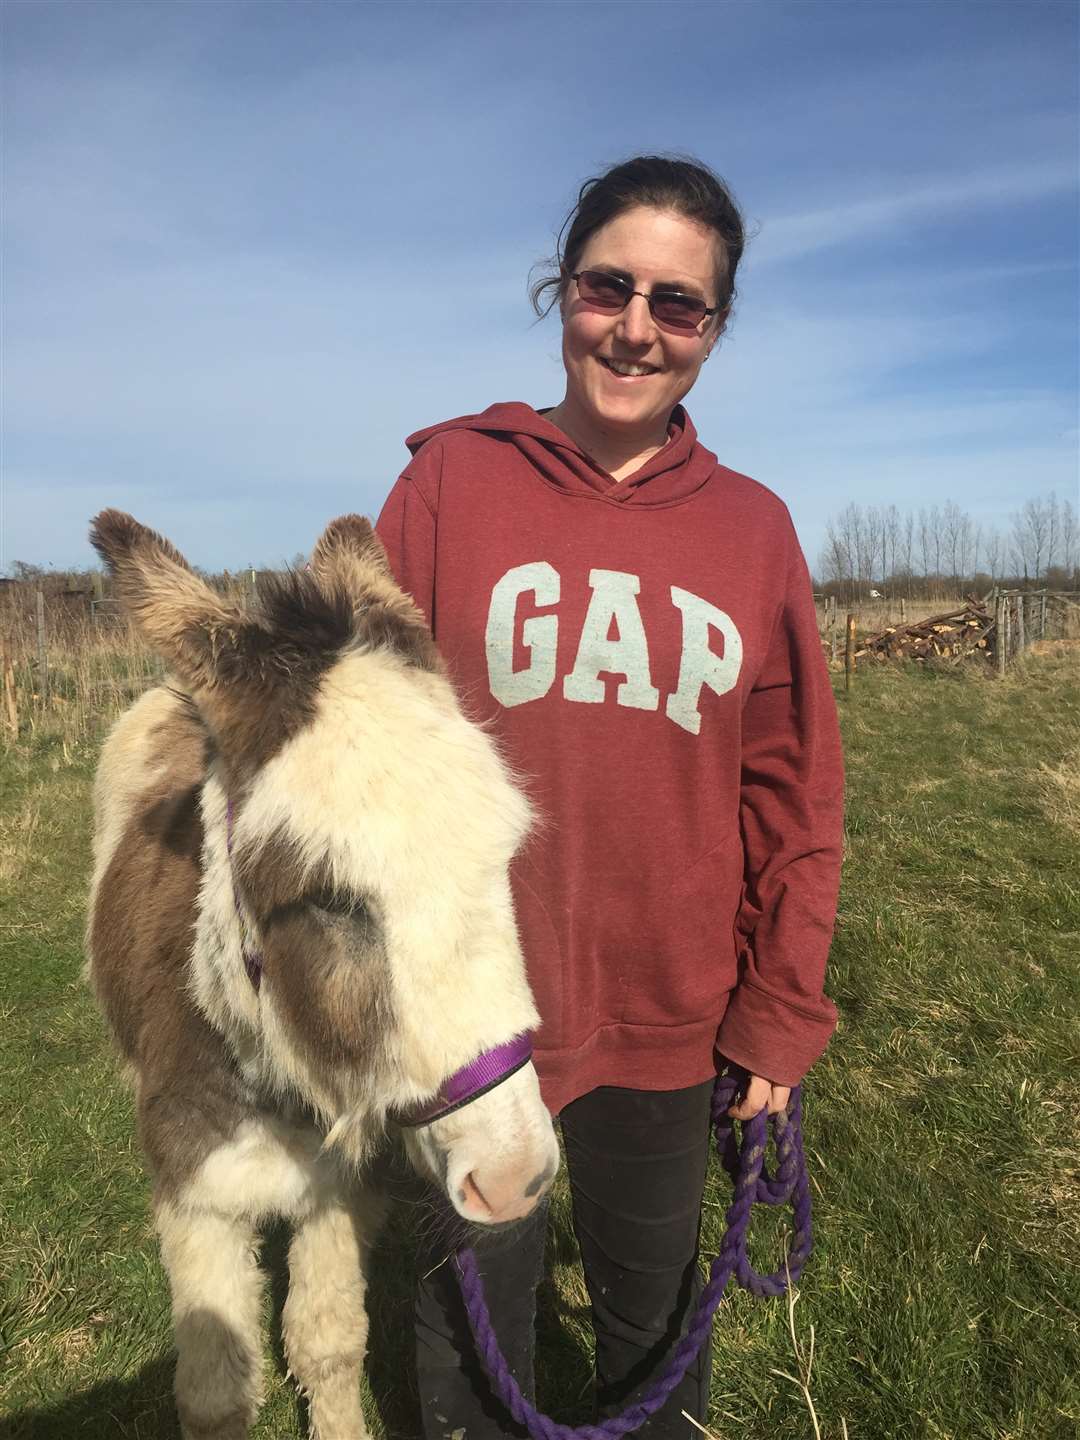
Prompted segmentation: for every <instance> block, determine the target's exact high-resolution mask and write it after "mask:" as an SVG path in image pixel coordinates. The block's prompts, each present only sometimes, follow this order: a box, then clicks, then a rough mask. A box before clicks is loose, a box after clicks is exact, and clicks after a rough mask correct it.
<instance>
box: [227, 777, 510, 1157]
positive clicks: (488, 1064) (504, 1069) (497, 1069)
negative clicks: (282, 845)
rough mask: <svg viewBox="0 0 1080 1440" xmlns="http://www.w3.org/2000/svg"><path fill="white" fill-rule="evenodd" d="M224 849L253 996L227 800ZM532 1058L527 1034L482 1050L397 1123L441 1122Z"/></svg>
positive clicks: (254, 967)
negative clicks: (436, 1091) (435, 1092)
mask: <svg viewBox="0 0 1080 1440" xmlns="http://www.w3.org/2000/svg"><path fill="white" fill-rule="evenodd" d="M225 848H226V850H227V852H228V856H229V878H230V880H231V881H232V892H233V904H234V905H235V906H236V914H237V918H238V919H239V921H240V936H241V939H240V954H241V956H242V957H243V960H244V969H245V970H246V971H247V977H248V979H249V980H250V981H251V984H252V988H253V989H254V990H255V992H256V994H257V993H258V991H259V986H260V985H261V984H262V972H263V960H262V955H261V954H260V952H259V951H258V950H251V949H249V947H248V944H247V926H246V924H245V923H244V911H243V909H242V907H241V905H240V892H239V890H237V888H236V874H235V872H234V870H233V867H232V853H233V803H232V800H231V799H230V800H229V801H228V802H227V804H226V807H225ZM531 1059H532V1039H531V1037H530V1036H528V1035H515V1036H514V1038H513V1039H512V1040H507V1041H506V1043H505V1044H503V1045H496V1046H495V1048H494V1049H493V1050H485V1051H484V1053H483V1054H482V1055H478V1056H477V1057H476V1059H475V1060H470V1062H469V1063H468V1065H463V1066H462V1068H461V1069H460V1070H455V1071H454V1073H453V1075H451V1076H450V1078H449V1079H448V1080H444V1081H443V1083H442V1084H441V1085H440V1086H439V1092H438V1094H437V1095H435V1096H434V1097H433V1098H432V1099H431V1100H429V1101H428V1102H427V1104H426V1105H422V1106H420V1107H419V1108H418V1109H417V1110H416V1112H415V1113H413V1114H410V1115H408V1116H406V1117H405V1118H403V1119H402V1118H399V1119H398V1122H397V1123H398V1124H399V1125H403V1126H405V1128H406V1129H409V1130H415V1129H417V1128H418V1127H419V1126H421V1125H430V1124H431V1123H432V1121H433V1120H441V1119H442V1118H443V1116H444V1115H449V1114H451V1113H452V1112H453V1111H454V1110H460V1109H461V1107H462V1106H463V1105H468V1103H469V1101H470V1100H479V1098H480V1096H481V1095H486V1094H487V1092H488V1091H489V1090H494V1088H495V1086H496V1085H499V1084H501V1083H502V1081H503V1080H509V1078H510V1076H511V1075H513V1074H514V1073H515V1072H516V1071H518V1070H520V1069H521V1067H522V1066H523V1065H527V1064H528V1063H529V1061H530V1060H531Z"/></svg>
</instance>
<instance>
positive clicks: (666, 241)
mask: <svg viewBox="0 0 1080 1440" xmlns="http://www.w3.org/2000/svg"><path fill="white" fill-rule="evenodd" d="M719 243H720V242H719V241H718V240H717V239H716V237H715V236H714V235H713V233H712V231H710V230H707V229H706V228H705V227H704V226H701V225H699V224H697V223H696V222H695V221H693V220H688V219H686V218H685V216H682V215H678V214H675V213H673V212H672V211H668V210H653V209H651V208H647V207H644V206H638V207H636V208H635V209H633V210H626V211H624V212H623V214H621V215H618V216H616V218H615V219H614V220H611V221H609V222H608V224H607V225H605V226H604V227H603V228H602V229H600V230H597V231H596V232H595V233H594V234H593V235H591V236H590V237H589V239H588V241H587V242H586V244H585V247H584V249H583V250H582V252H581V255H580V257H579V259H578V261H577V263H576V264H575V266H574V269H575V271H580V270H609V271H614V272H618V274H619V275H620V278H623V279H626V278H629V279H630V283H631V284H632V286H633V288H634V289H635V290H642V291H645V292H646V293H648V292H650V291H652V290H655V289H660V288H663V289H675V290H682V291H684V292H686V293H689V294H692V295H696V296H700V298H701V299H702V300H704V302H705V304H706V305H708V306H709V307H712V306H714V305H715V304H716V303H717V299H718V296H717V293H716V258H717V257H716V246H717V245H718V244H719ZM562 315H563V364H564V365H565V366H566V382H567V383H566V403H567V405H568V406H569V407H571V408H572V410H573V413H574V415H575V416H576V417H577V418H578V419H579V421H580V422H584V423H585V424H587V425H591V426H592V427H594V428H596V429H598V430H599V431H601V432H603V433H605V434H612V433H613V432H615V433H618V434H621V435H623V436H625V437H626V438H632V437H635V436H637V435H640V436H641V437H642V438H651V437H653V436H656V435H659V436H661V437H662V436H663V435H665V434H666V431H667V422H668V417H669V415H670V414H671V410H672V407H673V406H674V405H676V404H678V402H679V401H680V400H681V399H682V398H683V396H684V395H685V394H686V393H687V392H688V391H689V389H690V388H691V386H692V385H693V383H694V381H695V380H696V379H697V376H698V371H699V370H700V369H701V365H702V361H703V360H704V359H705V356H706V354H707V353H708V351H709V349H710V348H711V346H712V344H713V342H714V341H715V339H716V336H717V333H718V331H719V329H720V322H722V319H723V317H722V316H717V315H712V316H709V317H708V318H707V319H706V320H704V321H703V322H702V323H701V325H700V326H699V327H698V328H697V330H692V331H689V332H687V331H679V332H675V331H673V330H671V329H665V328H662V327H661V326H659V325H658V324H657V323H656V321H655V320H654V319H653V317H652V314H651V313H650V311H649V307H648V304H647V303H646V301H645V300H644V299H643V298H642V296H640V295H635V296H633V297H632V298H631V300H630V303H629V304H628V305H627V307H626V309H625V310H621V311H618V312H617V313H615V314H610V313H604V312H602V311H599V310H596V309H592V308H590V307H589V306H588V305H587V304H586V303H585V302H584V301H583V300H582V298H581V296H580V295H579V293H578V287H577V284H576V282H575V281H573V280H571V281H570V282H569V283H568V286H567V291H566V296H565V299H564V301H563V306H562ZM613 365H614V367H615V368H613ZM628 365H629V366H632V367H633V369H634V371H635V372H636V373H633V374H630V375H627V374H619V373H616V370H622V369H624V368H625V367H626V366H628Z"/></svg>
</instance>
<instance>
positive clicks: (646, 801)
mask: <svg viewBox="0 0 1080 1440" xmlns="http://www.w3.org/2000/svg"><path fill="white" fill-rule="evenodd" d="M407 443H408V446H409V449H410V450H411V451H412V452H413V457H414V458H413V460H412V462H411V464H410V465H409V466H408V468H407V469H406V470H405V472H404V474H403V475H402V477H401V479H400V480H399V481H398V482H397V484H396V485H395V486H394V488H393V490H392V491H391V493H390V496H389V498H388V499H387V501H386V505H385V506H384V508H383V512H382V514H381V516H380V517H379V521H378V526H377V528H378V531H379V534H380V536H381V537H382V539H383V541H384V543H385V545H386V548H387V552H388V554H389V557H390V563H391V565H392V566H393V569H394V572H395V574H396V576H397V578H398V580H399V582H400V584H401V585H402V586H403V587H404V588H405V589H406V590H407V591H408V592H409V593H410V594H411V595H412V596H413V597H414V598H415V600H416V601H417V603H418V604H419V605H420V607H421V609H422V610H423V611H424V613H425V614H426V616H427V617H428V620H429V621H430V623H431V627H432V631H433V633H434V635H435V639H436V641H437V642H438V646H439V649H440V651H441V652H442V654H443V656H444V658H445V660H446V663H447V666H448V668H449V671H450V674H451V677H452V678H453V680H454V682H455V684H456V687H457V690H458V693H459V694H460V696H461V697H462V701H463V703H464V705H465V708H466V711H467V713H469V714H470V715H471V716H472V717H473V718H475V719H477V720H479V721H481V722H485V723H488V724H489V725H490V726H491V728H492V729H493V731H494V733H495V734H496V735H497V736H498V737H499V740H500V743H501V747H502V750H503V753H504V755H505V756H506V758H507V759H508V760H509V762H510V764H511V765H512V766H513V767H514V769H515V771H516V772H517V773H518V775H519V776H520V777H521V778H522V779H523V781H524V784H525V788H526V790H527V792H528V793H529V795H530V797H531V798H532V800H533V803H534V804H535V805H536V807H537V808H538V810H539V812H540V817H541V820H540V824H539V825H538V827H537V828H536V830H535V831H534V833H533V835H532V837H531V839H530V840H529V842H528V843H527V844H526V846H525V848H524V850H523V852H522V853H521V854H520V855H519V856H518V858H517V860H516V861H515V863H514V867H513V872H512V881H513V893H514V903H515V907H516V912H517V918H518V925H519V929H520V932H521V938H522V945H523V949H524V952H525V956H526V960H527V963H528V969H529V980H530V983H531V984H532V987H533V993H534V994H535V996H536V1002H537V1006H538V1008H539V1011H540V1015H541V1017H542V1025H541V1029H540V1031H539V1033H538V1035H537V1036H536V1065H537V1070H538V1072H539V1075H540V1081H541V1086H542V1089H543V1093H544V1098H545V1100H546V1102H547V1104H548V1106H549V1108H550V1109H551V1110H552V1112H557V1111H559V1110H560V1109H561V1108H562V1106H563V1105H565V1104H567V1103H568V1102H569V1101H571V1100H573V1099H575V1098H576V1097H577V1096H579V1095H583V1094H585V1093H586V1092H587V1091H589V1090H591V1089H593V1088H595V1087H596V1086H598V1085H624V1086H630V1087H633V1088H635V1089H644V1090H669V1089H676V1088H681V1087H683V1086H687V1085H693V1084H697V1083H699V1082H700V1081H703V1080H706V1079H708V1078H709V1076H710V1075H712V1074H713V1073H715V1058H714V1053H713V1051H714V1046H715V1047H717V1048H718V1049H719V1051H720V1052H721V1053H722V1054H723V1055H725V1056H727V1057H728V1058H730V1059H732V1060H735V1061H737V1062H738V1063H739V1064H741V1065H744V1066H746V1068H747V1069H748V1070H750V1071H752V1072H754V1073H756V1074H759V1075H764V1076H766V1077H768V1078H769V1079H770V1080H773V1081H775V1082H777V1083H779V1084H784V1085H791V1084H794V1083H796V1082H797V1081H799V1080H800V1079H801V1078H802V1076H803V1074H804V1073H805V1071H806V1070H807V1069H808V1068H809V1067H810V1065H812V1064H813V1062H814V1061H815V1060H816V1059H817V1057H818V1056H819V1055H820V1054H821V1052H822V1050H824V1048H825V1045H826V1043H827V1042H828V1039H829V1036H830V1035H831V1033H832V1030H833V1027H834V1025H835V1018H836V1012H835V1010H834V1007H833V1005H832V1003H831V1002H830V1001H829V1000H828V999H827V998H826V997H825V996H824V995H823V994H822V978H823V974H824V969H825V958H826V955H827V953H828V949H829V943H830V940H831V938H832V930H833V923H834V919H835V913H836V896H837V888H838V884H839V876H840V859H841V817H842V792H843V767H842V761H841V754H840V738H839V731H838V727H837V720H836V706H835V702H834V700H833V695H832V689H831V686H830V684H829V679H828V674H827V671H826V667H825V661H824V656H823V654H822V648H821V643H820V640H819V638H818V632H817V623H816V618H815V614H814V605H813V598H812V594H811V587H810V580H809V576H808V574H807V569H806V563H805V561H804V560H803V556H802V552H801V550H800V548H799V543H798V540H797V538H796V536H795V531H794V528H793V526H792V523H791V518H790V516H789V514H788V511H787V507H786V506H785V505H784V504H783V502H782V501H781V500H779V499H778V498H777V497H776V496H775V495H774V494H773V493H772V492H771V491H769V490H767V489H765V487H764V486H762V485H759V484H757V482H756V481H754V480H750V479H748V478H747V477H746V476H745V475H739V474H737V473H736V472H735V471H733V470H728V469H725V467H724V466H722V465H720V464H718V463H717V460H716V457H715V455H712V454H711V453H710V452H709V451H708V450H706V449H705V448H704V446H702V445H700V444H699V443H698V440H697V436H696V433H695V430H694V427H693V425H692V424H691V422H690V419H689V417H688V416H687V415H686V413H685V411H684V410H683V409H682V407H681V406H678V407H676V409H675V410H674V411H673V413H672V418H671V426H670V431H669V440H668V443H667V445H666V446H665V447H664V448H663V449H662V450H661V451H660V452H659V453H658V454H656V455H654V456H653V457H652V459H651V460H649V461H647V462H646V463H645V464H644V465H643V466H642V467H641V469H640V470H638V471H637V472H636V473H635V474H633V475H631V476H630V477H629V478H628V479H626V480H623V481H614V480H612V478H611V476H610V475H608V474H607V473H606V472H605V471H603V470H601V469H600V468H599V466H597V465H596V464H595V462H594V461H592V460H591V459H590V458H589V457H588V456H587V455H585V454H584V452H583V451H581V450H580V449H579V448H578V447H577V446H576V445H575V444H574V443H573V442H572V441H571V440H570V439H569V438H568V437H567V436H566V435H564V434H563V433H562V432H561V431H560V430H558V429H556V428H555V426H554V425H552V424H550V423H549V422H548V421H547V420H545V419H544V418H543V416H541V415H538V414H537V413H536V411H534V410H533V409H531V408H530V407H529V406H528V405H523V404H507V405H493V406H491V408H490V409H488V410H485V411H484V413H483V414H482V415H467V416H464V417H462V418H461V419H458V420H450V421H447V422H446V423H445V424H443V425H436V426H433V427H432V428H431V429H429V430H422V431H419V432H418V433H417V434H415V435H412V436H410V438H409V440H408V442H407Z"/></svg>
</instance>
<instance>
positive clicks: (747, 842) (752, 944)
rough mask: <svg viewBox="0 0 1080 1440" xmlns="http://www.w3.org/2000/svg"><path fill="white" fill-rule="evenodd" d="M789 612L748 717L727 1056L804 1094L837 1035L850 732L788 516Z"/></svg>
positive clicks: (779, 625)
mask: <svg viewBox="0 0 1080 1440" xmlns="http://www.w3.org/2000/svg"><path fill="white" fill-rule="evenodd" d="M787 528H788V531H789V535H788V565H787V578H786V587H785V594H784V599H783V604H782V607H781V609H780V612H779V614H778V616H777V619H776V623H775V625H774V628H773V634H772V639H771V642H770V646H769V651H768V654H767V656H766V659H765V663H764V665H763V666H762V669H761V672H760V673H759V675H758V677H757V679H756V681H755V684H754V688H753V689H752V690H751V692H750V694H749V696H748V697H747V700H746V703H745V706H744V709H743V727H742V733H743V745H742V780H741V801H740V823H741V828H742V836H743V847H744V853H745V874H744V882H745V888H744V899H743V904H742V907H741V910H740V914H739V920H738V930H739V933H740V937H741V939H742V942H743V945H744V951H743V966H742V968H741V973H740V979H739V983H738V985H737V986H736V988H735V990H734V992H733V994H732V997H731V1001H730V1003H729V1005H728V1009H727V1012H726V1014H725V1015H724V1018H723V1021H722V1022H721V1025H720V1030H719V1034H718V1037H717V1046H718V1048H719V1050H720V1051H721V1053H722V1054H723V1055H725V1056H726V1057H727V1058H728V1059H730V1060H734V1061H735V1062H736V1063H737V1064H739V1065H742V1066H744V1067H745V1068H746V1069H747V1070H749V1071H751V1072H752V1073H753V1074H756V1075H763V1076H765V1077H767V1078H768V1079H769V1080H772V1081H773V1082H774V1083H776V1084H780V1085H795V1084H798V1082H799V1081H800V1080H801V1079H802V1077H803V1075H804V1074H805V1073H806V1071H807V1070H808V1069H809V1068H810V1066H811V1065H812V1064H813V1063H814V1061H815V1060H817V1059H818V1057H819V1056H820V1055H821V1053H822V1051H823V1050H824V1049H825V1046H826V1045H827V1044H828V1041H829V1036H830V1035H831V1034H832V1032H833V1030H834V1029H835V1026H836V1007H835V1006H834V1005H833V1003H832V1001H831V1000H829V999H828V998H827V997H826V996H825V995H824V994H823V993H822V984H823V981H824V975H825V960H826V957H827V955H828V952H829V945H830V943H831V940H832V933H833V926H834V924H835V921H836V900H837V894H838V891H839V885H840V863H841V859H842V855H843V785H844V772H843V759H842V754H841V749H840V730H839V725H838V722H837V716H836V701H835V699H834V698H833V693H832V686H831V684H830V681H829V674H828V669H827V667H826V663H825V656H824V652H823V650H822V647H821V640H820V638H819V636H818V629H817V618H816V615H815V613H814V600H813V593H812V588H811V584H810V576H809V574H808V572H807V568H806V562H805V560H804V559H803V555H802V551H801V550H800V548H799V543H798V539H797V538H796V535H795V531H794V527H793V526H792V525H791V520H790V517H787Z"/></svg>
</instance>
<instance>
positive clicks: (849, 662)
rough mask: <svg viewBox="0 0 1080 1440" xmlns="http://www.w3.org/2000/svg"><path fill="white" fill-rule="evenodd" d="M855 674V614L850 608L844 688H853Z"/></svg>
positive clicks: (845, 649)
mask: <svg viewBox="0 0 1080 1440" xmlns="http://www.w3.org/2000/svg"><path fill="white" fill-rule="evenodd" d="M854 674H855V616H854V614H853V613H852V612H851V611H850V610H849V611H848V617H847V642H846V644H845V646H844V689H845V690H850V689H851V677H852V675H854Z"/></svg>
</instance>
